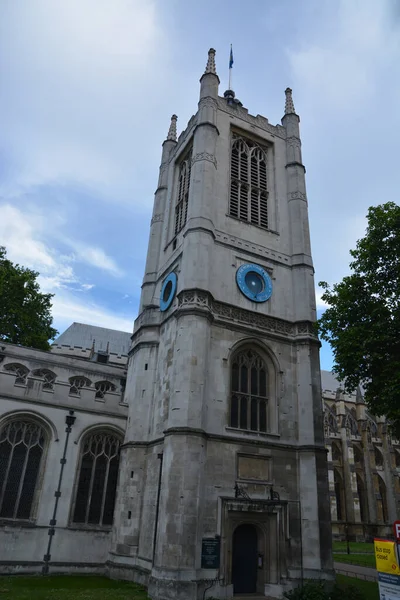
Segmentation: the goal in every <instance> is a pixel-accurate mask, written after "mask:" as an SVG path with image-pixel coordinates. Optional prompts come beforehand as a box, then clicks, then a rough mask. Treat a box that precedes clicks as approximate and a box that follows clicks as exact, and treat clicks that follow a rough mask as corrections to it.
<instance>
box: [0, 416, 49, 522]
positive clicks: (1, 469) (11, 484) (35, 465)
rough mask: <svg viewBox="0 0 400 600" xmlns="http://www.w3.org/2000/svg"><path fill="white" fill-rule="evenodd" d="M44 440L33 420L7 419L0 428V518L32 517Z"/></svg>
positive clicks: (43, 435) (42, 433)
mask: <svg viewBox="0 0 400 600" xmlns="http://www.w3.org/2000/svg"><path fill="white" fill-rule="evenodd" d="M46 440H47V437H46V433H45V430H44V429H43V427H41V426H40V425H39V424H38V423H35V422H33V421H29V420H13V421H8V422H7V423H6V424H4V425H3V426H2V427H1V428H0V518H3V519H30V518H31V517H32V506H33V500H34V497H35V491H36V489H37V484H38V478H39V473H40V468H41V465H42V460H43V454H44V449H45V444H46Z"/></svg>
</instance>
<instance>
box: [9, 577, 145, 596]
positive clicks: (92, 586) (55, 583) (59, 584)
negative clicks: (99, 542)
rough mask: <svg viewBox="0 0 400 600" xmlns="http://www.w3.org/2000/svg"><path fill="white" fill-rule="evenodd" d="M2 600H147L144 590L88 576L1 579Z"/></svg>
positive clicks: (132, 584)
mask: <svg viewBox="0 0 400 600" xmlns="http://www.w3.org/2000/svg"><path fill="white" fill-rule="evenodd" d="M0 598H1V600H70V599H71V600H147V598H148V597H147V594H146V591H145V589H144V588H143V587H141V586H140V585H137V584H135V583H128V582H126V581H114V580H111V579H107V578H106V577H95V576H91V575H86V576H85V575H83V576H77V575H53V576H50V577H42V576H40V575H38V576H32V577H21V576H19V575H15V576H13V577H0Z"/></svg>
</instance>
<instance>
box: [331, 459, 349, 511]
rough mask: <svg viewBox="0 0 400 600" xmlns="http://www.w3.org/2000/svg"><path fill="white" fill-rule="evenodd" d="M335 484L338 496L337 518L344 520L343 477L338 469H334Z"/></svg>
mask: <svg viewBox="0 0 400 600" xmlns="http://www.w3.org/2000/svg"><path fill="white" fill-rule="evenodd" d="M333 476H334V485H335V496H336V514H337V520H338V521H343V520H344V519H345V514H346V513H345V510H344V506H345V497H344V487H343V478H342V475H341V473H339V471H338V470H337V469H335V470H334V473H333Z"/></svg>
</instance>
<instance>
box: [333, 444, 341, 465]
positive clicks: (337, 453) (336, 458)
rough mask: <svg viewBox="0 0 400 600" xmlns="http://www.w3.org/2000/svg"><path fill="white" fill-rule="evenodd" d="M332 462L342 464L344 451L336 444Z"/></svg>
mask: <svg viewBox="0 0 400 600" xmlns="http://www.w3.org/2000/svg"><path fill="white" fill-rule="evenodd" d="M332 460H333V461H334V462H337V463H339V464H342V451H341V449H340V448H339V446H338V445H337V444H335V443H333V444H332Z"/></svg>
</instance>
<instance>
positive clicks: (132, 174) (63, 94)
mask: <svg viewBox="0 0 400 600" xmlns="http://www.w3.org/2000/svg"><path fill="white" fill-rule="evenodd" d="M2 12H3V14H2V20H1V24H0V76H1V80H2V90H3V91H2V94H1V98H0V110H1V113H2V114H3V115H7V119H6V120H5V122H4V123H3V126H2V135H1V140H0V145H1V146H2V147H3V151H4V153H5V154H6V155H7V158H8V162H7V164H6V165H5V167H6V168H5V172H4V173H5V176H4V177H3V181H2V189H3V195H4V196H5V197H8V198H12V197H17V196H19V195H21V194H23V193H24V192H25V191H26V190H28V189H29V188H32V187H34V186H40V185H44V184H49V183H62V184H65V183H74V184H79V185H83V186H85V187H88V188H90V189H95V190H96V192H97V193H98V194H99V195H103V196H107V197H110V198H113V200H114V201H116V200H117V201H118V200H120V199H125V198H128V197H129V198H130V199H132V188H133V186H134V181H135V178H137V179H139V180H140V173H139V171H138V167H136V161H135V156H136V157H137V158H138V157H139V156H140V155H141V154H143V151H144V149H145V148H146V143H147V140H148V135H147V132H146V130H147V129H148V122H149V121H150V120H151V113H152V107H154V104H155V103H157V102H159V100H158V99H157V98H156V97H155V96H154V95H153V94H151V90H152V89H154V86H155V85H157V79H156V78H158V80H159V83H161V80H162V79H163V77H164V78H165V83H166V82H167V69H163V70H162V72H161V74H160V71H161V68H160V65H161V64H162V63H163V62H165V61H168V43H167V41H166V38H165V36H164V35H163V31H162V28H161V26H160V23H159V19H160V15H161V8H160V7H159V6H158V5H157V3H156V1H155V0H112V1H111V2H110V1H109V0H83V1H82V0H68V2H65V1H63V0H31V1H30V2H28V3H26V2H25V1H24V0H13V1H12V2H9V3H7V8H6V9H3V11H2ZM157 65H158V68H157V69H155V68H153V67H155V66H157ZM138 95H139V96H141V97H143V96H147V98H148V99H147V101H146V110H148V115H147V116H145V117H144V118H143V114H142V115H140V117H139V115H138V114H137V109H135V106H137V97H138ZM166 125H167V124H166ZM138 140H140V144H138ZM127 173H129V176H127Z"/></svg>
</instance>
